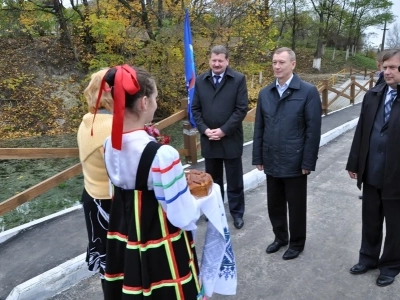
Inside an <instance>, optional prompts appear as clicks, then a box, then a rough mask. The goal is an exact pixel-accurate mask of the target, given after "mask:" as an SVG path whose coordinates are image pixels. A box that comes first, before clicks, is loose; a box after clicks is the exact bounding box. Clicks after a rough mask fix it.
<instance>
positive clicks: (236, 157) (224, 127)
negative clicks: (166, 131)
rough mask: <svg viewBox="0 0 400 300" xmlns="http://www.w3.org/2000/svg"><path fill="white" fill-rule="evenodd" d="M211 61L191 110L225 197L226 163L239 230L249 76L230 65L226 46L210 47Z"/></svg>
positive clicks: (203, 150)
mask: <svg viewBox="0 0 400 300" xmlns="http://www.w3.org/2000/svg"><path fill="white" fill-rule="evenodd" d="M209 64H210V70H209V71H207V72H205V73H203V74H201V75H200V76H198V77H197V78H196V83H195V92H194V97H193V102H192V113H193V117H194V119H195V122H196V126H197V129H198V131H199V132H200V135H201V140H200V142H201V155H202V156H203V157H204V159H205V165H206V172H207V173H209V174H210V175H211V176H212V178H213V180H214V182H215V183H217V184H219V186H220V187H221V193H222V197H224V181H223V165H225V172H226V183H227V195H228V202H229V210H230V213H231V215H232V217H233V219H234V222H233V224H234V226H235V227H236V228H237V229H240V228H242V227H243V225H244V221H243V214H244V189H243V167H242V154H243V127H242V121H243V120H244V118H245V117H246V114H247V106H248V96H247V86H246V78H245V76H244V75H243V74H241V73H239V72H236V71H234V70H232V69H231V68H230V67H229V66H228V65H229V58H228V51H227V49H226V48H225V47H224V46H214V47H213V48H212V49H211V54H210V60H209Z"/></svg>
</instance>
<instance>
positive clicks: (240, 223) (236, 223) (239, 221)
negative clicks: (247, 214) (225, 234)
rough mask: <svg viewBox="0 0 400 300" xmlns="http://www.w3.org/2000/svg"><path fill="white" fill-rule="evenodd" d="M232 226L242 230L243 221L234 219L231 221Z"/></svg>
mask: <svg viewBox="0 0 400 300" xmlns="http://www.w3.org/2000/svg"><path fill="white" fill-rule="evenodd" d="M233 225H234V226H235V227H236V228H237V229H240V228H242V227H243V225H244V222H243V219H242V218H235V219H234V220H233Z"/></svg>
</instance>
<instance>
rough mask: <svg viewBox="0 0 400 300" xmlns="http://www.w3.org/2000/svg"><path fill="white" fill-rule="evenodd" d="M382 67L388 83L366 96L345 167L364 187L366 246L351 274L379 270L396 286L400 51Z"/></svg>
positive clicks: (381, 281)
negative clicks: (384, 232) (384, 224)
mask: <svg viewBox="0 0 400 300" xmlns="http://www.w3.org/2000/svg"><path fill="white" fill-rule="evenodd" d="M383 70H384V76H385V82H386V83H383V84H379V85H377V86H375V87H373V88H372V89H370V90H369V91H368V92H367V93H366V94H365V96H364V100H363V103H362V107H361V114H360V119H359V121H358V124H357V128H356V132H355V134H354V139H353V143H352V145H351V150H350V154H349V158H348V162H347V166H346V170H347V171H348V173H349V175H350V177H351V178H353V179H356V180H357V186H358V188H360V189H361V185H362V190H363V191H362V193H363V195H362V201H363V203H362V235H361V248H360V254H359V260H358V263H357V264H356V265H354V266H353V267H352V268H351V269H350V273H352V274H355V275H358V274H363V273H365V272H367V271H368V270H370V269H376V268H379V270H380V275H379V276H378V278H377V280H376V284H377V285H378V286H387V285H390V284H392V283H393V281H394V278H395V277H396V276H397V275H398V274H399V272H400V234H399V233H400V218H399V216H400V184H399V183H400V138H399V137H400V100H399V95H397V91H398V89H399V87H398V85H399V84H400V49H393V50H385V54H384V55H383ZM384 220H385V223H386V237H385V243H384V247H383V251H382V255H380V253H381V246H382V237H383V221H384Z"/></svg>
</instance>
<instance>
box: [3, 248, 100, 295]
mask: <svg viewBox="0 0 400 300" xmlns="http://www.w3.org/2000/svg"><path fill="white" fill-rule="evenodd" d="M85 257H86V253H83V254H81V255H79V256H77V257H75V258H73V259H71V260H68V261H66V262H65V263H63V264H61V265H59V266H57V267H55V268H53V269H51V270H49V271H47V272H45V273H43V274H40V275H38V276H36V277H34V278H32V279H30V280H28V281H25V282H24V283H21V284H20V285H18V286H16V287H15V288H14V289H13V290H12V291H11V293H10V295H8V297H7V298H6V299H7V300H17V299H18V300H32V299H36V300H39V299H48V298H50V297H52V296H54V295H55V294H57V293H59V292H61V291H62V290H64V289H65V288H66V287H69V286H72V285H74V284H76V283H77V282H79V281H81V280H83V279H85V278H87V277H89V276H91V275H93V273H91V272H89V271H88V269H87V266H86V263H85Z"/></svg>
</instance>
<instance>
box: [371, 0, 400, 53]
mask: <svg viewBox="0 0 400 300" xmlns="http://www.w3.org/2000/svg"><path fill="white" fill-rule="evenodd" d="M392 2H393V6H392V12H393V14H394V15H395V16H399V12H400V0H392ZM395 23H398V24H399V25H400V17H397V18H396V20H395V22H394V23H392V24H388V25H386V28H388V29H389V30H386V39H385V40H386V41H387V36H388V32H389V31H390V30H391V29H392V28H393V25H394V24H395ZM383 26H384V24H382V25H381V26H377V27H369V28H368V29H367V30H366V31H365V32H366V33H367V34H368V33H376V34H375V35H371V36H369V38H368V39H369V44H371V46H374V47H376V48H378V47H379V45H380V44H381V43H382V36H383V30H382V29H383ZM385 45H386V42H385Z"/></svg>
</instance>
